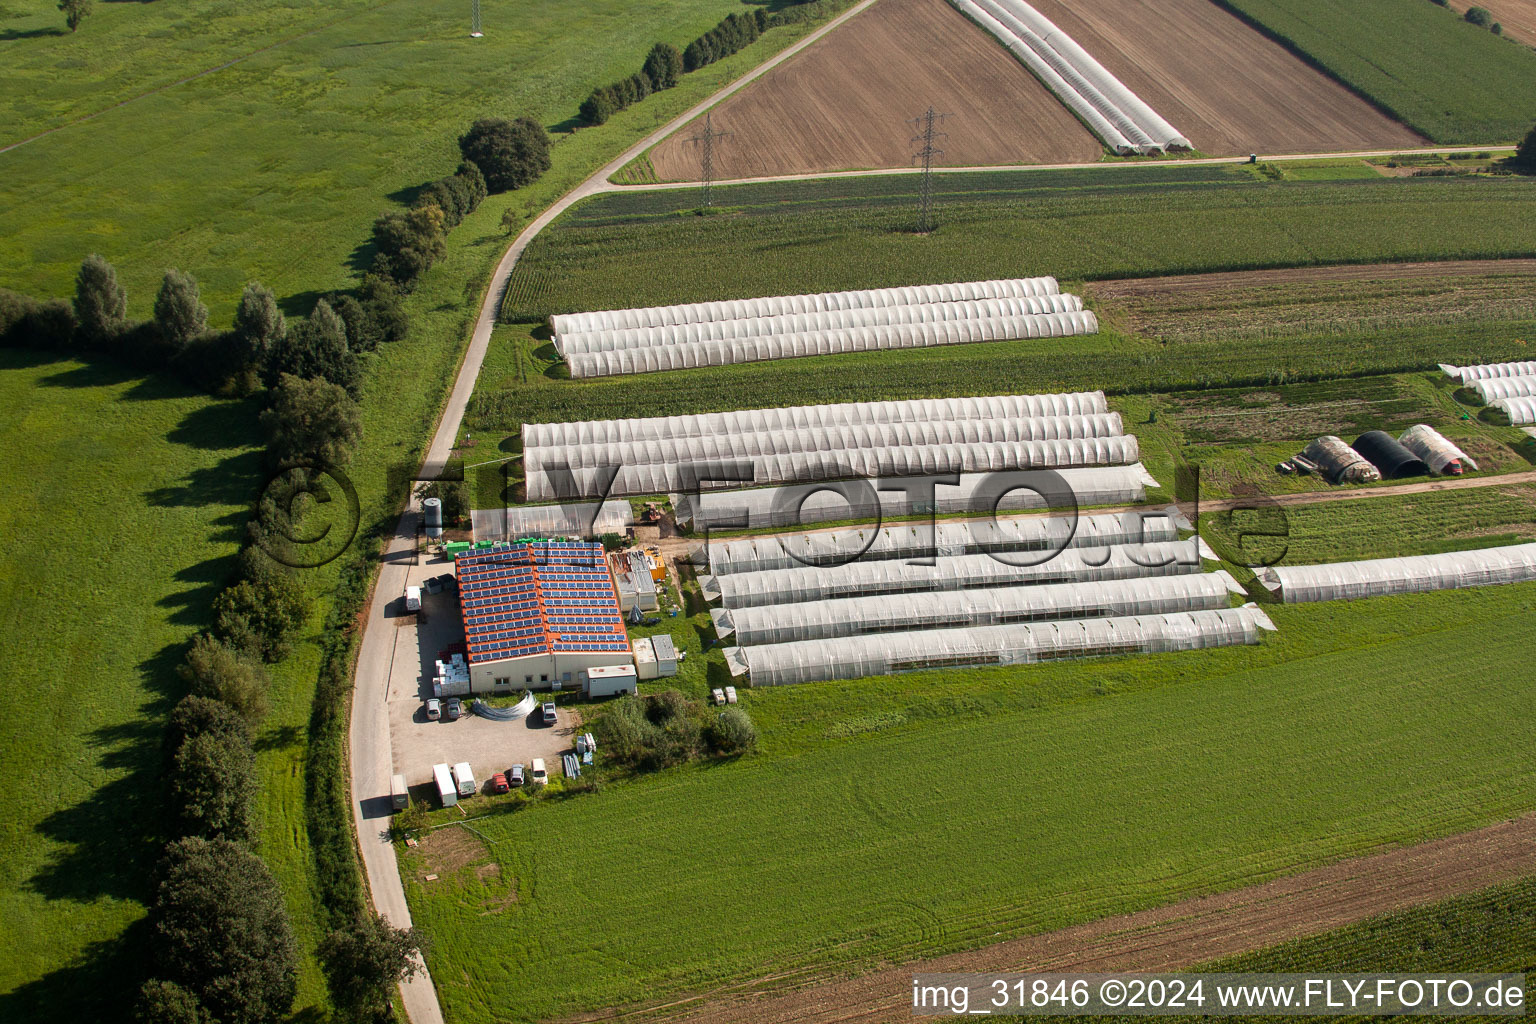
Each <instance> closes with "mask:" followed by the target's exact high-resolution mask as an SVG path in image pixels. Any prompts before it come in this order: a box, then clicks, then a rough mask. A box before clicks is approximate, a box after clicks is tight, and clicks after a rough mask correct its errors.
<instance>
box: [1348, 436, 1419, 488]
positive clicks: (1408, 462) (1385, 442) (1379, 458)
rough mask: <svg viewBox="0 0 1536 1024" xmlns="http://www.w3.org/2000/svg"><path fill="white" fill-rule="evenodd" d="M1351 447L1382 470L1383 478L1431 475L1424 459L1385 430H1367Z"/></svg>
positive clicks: (1399, 478)
mask: <svg viewBox="0 0 1536 1024" xmlns="http://www.w3.org/2000/svg"><path fill="white" fill-rule="evenodd" d="M1351 447H1353V448H1354V449H1355V451H1357V452H1359V453H1360V454H1361V455H1363V456H1365V458H1366V459H1367V460H1368V461H1369V462H1370V463H1371V465H1373V466H1375V467H1376V468H1377V469H1378V470H1380V471H1381V478H1382V479H1383V480H1401V479H1403V478H1404V477H1412V476H1428V475H1429V466H1428V465H1426V464H1425V462H1424V460H1423V459H1421V458H1419V457H1418V456H1417V455H1415V454H1413V452H1412V451H1410V450H1409V449H1408V448H1407V447H1405V446H1404V445H1402V444H1401V443H1400V442H1399V441H1398V440H1397V439H1396V438H1394V437H1393V436H1392V435H1391V434H1389V433H1387V432H1386V431H1384V430H1367V431H1366V432H1365V433H1363V434H1361V435H1360V436H1359V437H1357V438H1355V443H1354V444H1353V445H1352V446H1351Z"/></svg>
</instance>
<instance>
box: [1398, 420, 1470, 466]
mask: <svg viewBox="0 0 1536 1024" xmlns="http://www.w3.org/2000/svg"><path fill="white" fill-rule="evenodd" d="M1397 442H1398V444H1401V445H1402V446H1403V447H1404V448H1407V449H1408V450H1409V451H1410V452H1413V454H1415V455H1417V456H1418V457H1419V458H1421V459H1423V460H1424V464H1425V465H1427V466H1428V467H1429V471H1430V472H1431V473H1434V474H1435V475H1436V476H1443V475H1444V474H1445V471H1446V467H1448V466H1450V465H1451V463H1453V462H1459V463H1461V465H1462V468H1464V469H1476V468H1477V463H1476V462H1473V461H1472V457H1471V456H1469V455H1468V454H1467V453H1466V452H1464V451H1462V450H1461V449H1460V448H1458V447H1456V445H1455V444H1454V443H1453V442H1452V441H1451V440H1449V439H1448V438H1447V437H1446V436H1445V435H1444V434H1442V433H1440V431H1438V430H1436V429H1435V428H1434V427H1432V426H1430V425H1429V424H1427V423H1417V424H1415V425H1413V426H1411V427H1409V428H1408V429H1407V430H1405V431H1403V436H1402V437H1399V438H1398V439H1397Z"/></svg>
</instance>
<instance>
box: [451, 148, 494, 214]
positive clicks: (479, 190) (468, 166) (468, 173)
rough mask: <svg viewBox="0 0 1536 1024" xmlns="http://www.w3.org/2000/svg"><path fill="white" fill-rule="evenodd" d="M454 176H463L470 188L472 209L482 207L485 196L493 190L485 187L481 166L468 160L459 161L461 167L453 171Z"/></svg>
mask: <svg viewBox="0 0 1536 1024" xmlns="http://www.w3.org/2000/svg"><path fill="white" fill-rule="evenodd" d="M453 175H454V177H456V178H463V179H464V184H465V185H466V186H467V187H468V188H469V195H470V200H471V203H470V207H469V208H470V209H471V210H476V209H479V208H480V204H481V203H483V202H485V197H486V196H488V195H490V194H491V190H490V189H488V188H486V187H485V175H483V174H481V173H480V168H479V167H477V166H475V165H474V164H472V163H470V162H469V161H468V160H461V161H459V169H458V170H457V171H454V172H453Z"/></svg>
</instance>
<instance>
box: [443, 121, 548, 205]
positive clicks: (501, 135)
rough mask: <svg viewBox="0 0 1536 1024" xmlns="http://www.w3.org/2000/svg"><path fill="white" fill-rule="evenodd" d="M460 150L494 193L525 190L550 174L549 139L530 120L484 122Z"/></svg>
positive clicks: (468, 134) (464, 137) (468, 135)
mask: <svg viewBox="0 0 1536 1024" xmlns="http://www.w3.org/2000/svg"><path fill="white" fill-rule="evenodd" d="M459 150H460V152H462V153H463V154H464V159H465V160H468V161H469V162H470V163H472V164H474V165H475V166H477V167H479V168H480V173H481V174H483V175H485V184H486V187H487V188H488V189H490V190H491V191H492V192H507V191H510V190H512V189H516V188H522V187H523V186H524V185H527V184H530V183H531V182H533V181H536V180H538V177H539V175H541V174H543V173H544V172H545V171H547V170H549V135H548V134H547V133H546V132H545V131H544V126H543V125H541V124H539V123H538V122H536V121H534V120H532V119H531V118H527V117H520V118H518V119H517V120H515V121H507V120H505V119H503V118H499V117H487V118H481V119H480V120H478V121H476V122H475V123H474V124H473V125H471V126H470V128H469V131H467V132H465V133H464V134H463V135H462V136H460V137H459Z"/></svg>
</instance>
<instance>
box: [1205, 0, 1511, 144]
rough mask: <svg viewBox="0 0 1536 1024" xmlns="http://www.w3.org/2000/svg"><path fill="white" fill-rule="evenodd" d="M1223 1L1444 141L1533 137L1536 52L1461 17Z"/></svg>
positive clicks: (1397, 1) (1366, 4) (1345, 3)
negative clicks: (1531, 128)
mask: <svg viewBox="0 0 1536 1024" xmlns="http://www.w3.org/2000/svg"><path fill="white" fill-rule="evenodd" d="M1217 2H1219V3H1221V4H1222V5H1223V6H1225V7H1227V8H1230V9H1231V10H1233V11H1235V12H1237V13H1238V14H1240V15H1242V16H1243V17H1245V18H1247V19H1248V20H1249V21H1251V22H1252V23H1254V24H1255V25H1257V26H1259V27H1260V28H1261V29H1263V30H1264V31H1265V32H1266V33H1268V34H1269V35H1270V36H1272V37H1273V38H1275V39H1276V40H1278V41H1279V42H1282V43H1284V44H1285V45H1287V46H1289V47H1290V48H1292V49H1293V50H1295V51H1296V52H1298V53H1300V54H1302V55H1303V56H1305V57H1307V58H1308V59H1309V60H1311V61H1313V62H1314V63H1316V64H1317V65H1318V66H1320V67H1322V68H1323V69H1325V70H1327V71H1328V72H1330V73H1331V74H1333V75H1334V76H1335V77H1336V78H1338V79H1339V80H1340V81H1341V82H1343V83H1344V84H1345V85H1347V86H1349V87H1350V88H1352V89H1354V90H1355V91H1356V92H1359V93H1360V94H1362V95H1364V96H1366V97H1368V98H1369V99H1371V100H1373V101H1374V102H1375V103H1376V104H1377V105H1378V106H1380V107H1381V108H1382V109H1383V110H1385V111H1386V112H1388V113H1390V114H1392V115H1393V116H1395V117H1396V118H1397V119H1398V120H1400V121H1402V122H1403V123H1404V124H1406V125H1408V127H1410V128H1412V129H1414V130H1415V131H1417V132H1419V133H1421V134H1423V135H1425V136H1427V137H1428V138H1430V139H1432V140H1433V141H1435V142H1437V143H1441V144H1444V145H1473V146H1475V145H1485V144H1492V143H1496V142H1514V141H1517V140H1519V139H1520V138H1523V137H1524V135H1525V133H1526V132H1527V131H1529V130H1530V127H1531V121H1532V114H1531V112H1532V111H1533V110H1536V52H1533V51H1532V50H1531V49H1530V48H1529V47H1527V46H1524V45H1522V44H1520V43H1518V42H1515V41H1514V40H1513V39H1503V38H1500V37H1498V36H1495V35H1493V34H1492V33H1491V32H1489V31H1488V30H1487V29H1484V28H1479V27H1478V26H1476V25H1470V24H1468V23H1466V22H1465V21H1462V20H1461V16H1460V14H1458V13H1457V12H1456V11H1452V10H1449V9H1447V8H1443V7H1437V6H1436V5H1434V4H1431V3H1426V2H1425V0H1335V2H1333V3H1325V4H1320V3H1314V2H1313V0H1217ZM1458 7H1460V8H1461V9H1464V8H1465V5H1458Z"/></svg>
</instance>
